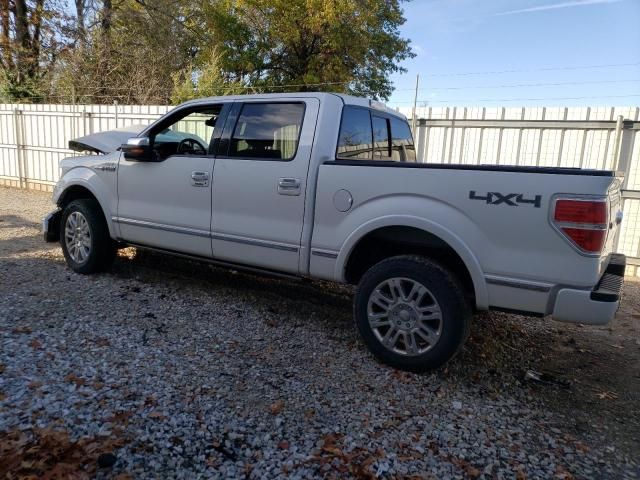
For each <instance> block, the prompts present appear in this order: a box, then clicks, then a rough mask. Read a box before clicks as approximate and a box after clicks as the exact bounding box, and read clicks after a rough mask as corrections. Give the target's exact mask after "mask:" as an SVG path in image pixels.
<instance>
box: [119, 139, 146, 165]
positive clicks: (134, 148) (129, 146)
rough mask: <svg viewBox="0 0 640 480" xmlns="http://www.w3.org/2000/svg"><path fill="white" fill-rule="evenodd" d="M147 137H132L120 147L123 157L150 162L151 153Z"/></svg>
mask: <svg viewBox="0 0 640 480" xmlns="http://www.w3.org/2000/svg"><path fill="white" fill-rule="evenodd" d="M149 143H150V142H149V137H133V138H130V139H129V140H127V143H125V144H123V145H122V146H121V147H120V150H122V152H123V153H124V158H126V159H127V160H133V161H136V162H151V161H153V158H152V157H153V155H152V152H151V147H150V145H149Z"/></svg>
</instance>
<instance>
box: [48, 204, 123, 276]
mask: <svg viewBox="0 0 640 480" xmlns="http://www.w3.org/2000/svg"><path fill="white" fill-rule="evenodd" d="M60 222H61V223H60V244H61V245H62V252H63V253H64V258H65V260H66V261H67V265H69V267H70V268H71V269H72V270H73V271H75V272H78V273H83V274H88V273H94V272H100V271H103V270H105V269H106V268H108V267H109V266H110V265H111V263H112V262H113V259H114V258H115V255H116V246H115V243H114V242H113V241H112V240H111V237H110V236H109V228H108V227H107V223H106V221H105V219H104V215H103V214H102V210H101V209H100V205H99V204H98V202H97V201H95V200H93V199H88V198H85V199H80V200H74V201H73V202H71V203H69V205H67V206H66V207H65V209H64V210H63V212H62V217H61V219H60Z"/></svg>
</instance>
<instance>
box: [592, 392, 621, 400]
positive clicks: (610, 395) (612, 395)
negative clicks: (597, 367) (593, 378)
mask: <svg viewBox="0 0 640 480" xmlns="http://www.w3.org/2000/svg"><path fill="white" fill-rule="evenodd" d="M595 394H596V396H597V397H598V398H599V399H600V400H616V399H617V398H618V394H617V393H616V392H612V391H610V390H603V391H601V392H598V391H596V392H595Z"/></svg>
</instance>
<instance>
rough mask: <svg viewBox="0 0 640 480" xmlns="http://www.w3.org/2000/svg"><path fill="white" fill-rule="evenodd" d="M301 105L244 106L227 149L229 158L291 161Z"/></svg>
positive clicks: (254, 104) (302, 111) (297, 131)
mask: <svg viewBox="0 0 640 480" xmlns="http://www.w3.org/2000/svg"><path fill="white" fill-rule="evenodd" d="M303 117H304V104H302V103H245V104H244V105H243V106H242V111H241V112H240V116H239V117H238V121H237V123H236V126H235V129H234V131H233V135H232V136H231V143H230V148H229V156H230V157H240V158H256V159H264V160H291V159H292V158H293V157H294V156H295V154H296V150H297V149H298V139H299V137H300V128H301V127H302V118H303Z"/></svg>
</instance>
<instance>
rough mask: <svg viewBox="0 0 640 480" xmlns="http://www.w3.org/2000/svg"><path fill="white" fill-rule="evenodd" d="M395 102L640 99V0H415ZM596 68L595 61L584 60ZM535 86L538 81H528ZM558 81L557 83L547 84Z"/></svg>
mask: <svg viewBox="0 0 640 480" xmlns="http://www.w3.org/2000/svg"><path fill="white" fill-rule="evenodd" d="M403 8H404V11H405V17H406V19H407V21H406V23H405V24H404V25H403V26H402V27H401V34H402V36H404V37H405V38H408V39H410V40H411V46H412V49H413V51H414V53H415V54H416V57H415V58H412V59H410V60H407V61H405V62H403V64H402V66H403V67H405V68H406V69H407V72H406V73H399V74H395V75H393V76H392V80H393V82H394V86H395V88H396V90H395V91H394V93H393V94H392V96H391V98H390V100H389V101H388V102H387V104H388V105H390V106H393V107H410V106H412V104H413V97H414V93H415V84H416V75H419V76H420V85H419V90H418V106H434V107H436V106H447V105H460V106H492V105H493V106H495V105H500V106H528V105H545V106H556V105H562V106H580V105H583V106H587V105H589V106H598V105H625V106H627V105H629V106H636V105H640V0H412V1H411V2H407V3H404V4H403ZM583 67H589V68H583ZM531 84H534V85H531ZM549 84H553V85H549Z"/></svg>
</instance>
